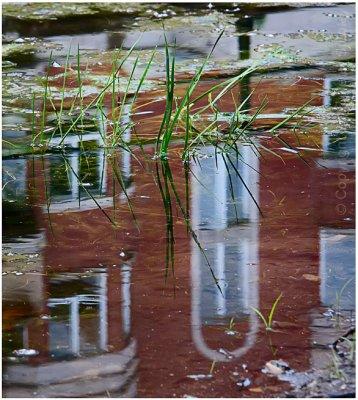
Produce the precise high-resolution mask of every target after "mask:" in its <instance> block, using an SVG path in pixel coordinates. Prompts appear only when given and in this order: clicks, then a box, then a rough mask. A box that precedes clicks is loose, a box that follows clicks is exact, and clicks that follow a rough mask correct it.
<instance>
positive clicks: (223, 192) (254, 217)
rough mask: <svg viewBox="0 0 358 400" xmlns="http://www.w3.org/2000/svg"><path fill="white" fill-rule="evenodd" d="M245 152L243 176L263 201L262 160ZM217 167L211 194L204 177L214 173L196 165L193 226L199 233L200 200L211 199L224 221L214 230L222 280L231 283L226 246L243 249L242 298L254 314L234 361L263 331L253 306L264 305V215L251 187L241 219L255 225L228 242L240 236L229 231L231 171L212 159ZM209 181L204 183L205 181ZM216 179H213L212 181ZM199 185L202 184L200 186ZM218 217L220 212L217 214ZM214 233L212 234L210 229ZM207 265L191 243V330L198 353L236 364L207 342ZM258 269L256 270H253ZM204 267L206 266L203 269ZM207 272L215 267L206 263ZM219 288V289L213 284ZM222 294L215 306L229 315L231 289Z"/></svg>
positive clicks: (202, 238) (205, 244)
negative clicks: (260, 265) (260, 300)
mask: <svg viewBox="0 0 358 400" xmlns="http://www.w3.org/2000/svg"><path fill="white" fill-rule="evenodd" d="M239 150H240V153H241V155H242V159H243V161H244V162H243V163H242V164H241V165H242V170H241V172H242V178H243V180H244V181H245V183H246V185H247V186H248V187H249V189H250V191H251V193H252V194H253V196H254V198H255V200H256V201H258V195H259V191H258V188H259V186H258V184H257V182H258V179H259V176H258V172H257V171H258V168H259V160H258V158H257V155H256V154H255V152H254V150H253V148H252V147H251V146H243V145H242V146H240V149H239ZM201 152H207V153H209V154H208V155H209V159H210V156H213V154H212V153H213V152H214V150H213V149H210V148H206V149H205V148H203V149H201ZM211 159H212V162H213V163H216V162H217V170H216V173H215V177H214V183H213V184H212V187H210V188H209V191H211V190H213V191H214V193H212V194H210V193H208V192H207V191H205V189H203V188H202V185H201V184H200V183H199V182H203V181H204V182H205V177H203V176H202V175H203V174H205V173H208V174H211V173H212V172H211V171H210V169H209V170H208V169H207V168H201V167H200V166H199V165H196V164H193V165H192V170H193V172H194V174H195V176H196V178H197V179H193V180H192V182H191V193H192V207H191V215H192V223H193V228H194V229H195V230H196V231H197V230H198V229H200V225H201V215H200V200H201V197H204V196H211V197H212V202H211V205H212V207H213V214H212V215H213V216H214V215H215V216H219V220H217V221H216V225H215V226H214V229H215V231H216V232H219V235H218V233H216V236H217V237H216V243H214V244H211V245H213V246H214V249H215V257H214V262H213V263H212V265H211V266H212V268H213V271H214V273H215V275H216V277H217V278H218V279H219V284H220V282H223V281H224V280H225V267H226V265H225V248H226V247H227V246H228V245H230V246H233V245H234V246H238V248H239V249H240V252H241V254H242V262H241V264H239V265H238V268H239V271H240V272H243V274H242V276H243V283H242V285H241V286H242V297H243V304H242V306H243V307H244V311H245V313H247V314H248V315H249V319H250V327H249V332H248V333H247V334H246V338H245V341H244V344H243V345H242V346H241V347H240V348H238V349H236V350H234V351H230V352H229V353H230V355H231V357H232V358H235V359H237V358H239V357H241V356H243V355H244V354H245V353H246V352H247V351H248V350H249V349H250V348H251V347H252V346H253V345H254V343H255V338H256V333H257V330H258V319H257V316H256V314H255V313H254V312H253V310H252V309H251V307H257V306H258V270H257V268H258V230H259V227H258V221H259V213H258V209H257V206H256V205H255V204H254V202H253V200H252V198H251V196H250V194H249V193H248V192H247V190H246V189H245V190H244V191H243V192H242V203H241V208H242V209H241V210H240V211H241V213H240V214H241V215H242V216H243V217H244V218H245V219H248V221H249V223H247V224H245V227H242V228H241V229H240V237H239V238H236V237H235V234H234V235H233V236H234V240H233V239H231V241H228V236H229V235H230V232H235V231H234V230H233V229H234V228H233V227H228V220H227V217H228V215H227V207H226V204H227V202H228V201H229V200H230V199H229V197H228V193H229V187H228V186H229V179H228V177H227V170H226V167H225V164H224V161H223V160H222V159H221V158H220V157H218V158H217V160H215V158H211ZM203 178H204V179H203ZM210 179H212V177H211V178H210ZM198 181H199V182H198ZM214 213H215V214H214ZM206 232H208V231H198V237H199V241H200V242H201V245H202V247H203V248H205V247H208V242H207V241H206V240H205V237H206ZM209 232H210V231H209ZM202 264H203V256H202V254H201V251H200V249H199V248H198V246H197V245H196V243H195V242H194V241H193V240H192V244H191V282H192V291H191V292H192V298H191V307H192V308H191V327H192V337H193V341H194V343H195V346H196V347H197V349H198V350H199V351H200V352H201V353H202V354H203V355H204V356H205V357H207V358H208V359H211V360H213V361H224V362H225V361H230V360H232V358H228V357H227V355H226V354H223V353H222V352H221V351H220V349H211V348H210V347H209V346H208V345H207V344H206V342H205V338H204V336H203V333H202V324H203V321H202V318H201V314H202V312H201V308H202V304H201V291H202V277H201V267H202ZM252 266H256V267H255V268H253V267H252ZM203 267H204V266H203ZM206 268H209V266H207V265H206ZM213 286H215V284H214V281H213ZM221 289H222V292H223V293H222V294H221V293H220V291H219V290H218V289H216V295H215V300H214V301H215V302H216V304H217V306H218V312H217V315H219V316H224V315H226V304H225V303H226V300H225V287H224V285H221Z"/></svg>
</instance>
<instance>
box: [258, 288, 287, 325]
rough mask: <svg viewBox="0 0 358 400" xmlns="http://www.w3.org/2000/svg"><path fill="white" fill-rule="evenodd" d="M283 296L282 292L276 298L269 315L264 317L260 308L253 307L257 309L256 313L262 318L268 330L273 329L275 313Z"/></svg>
mask: <svg viewBox="0 0 358 400" xmlns="http://www.w3.org/2000/svg"><path fill="white" fill-rule="evenodd" d="M281 297H282V293H280V295H279V296H278V297H277V298H276V300H275V301H274V303H273V304H272V307H271V310H270V312H269V314H268V316H267V317H264V315H263V314H262V312H261V311H260V310H259V309H257V308H255V307H251V308H252V309H253V310H254V311H255V313H256V314H257V315H258V316H259V317H260V318H261V321H262V322H263V323H264V325H265V328H266V330H267V331H272V320H273V316H274V314H275V310H276V307H277V304H278V303H279V301H280V300H281Z"/></svg>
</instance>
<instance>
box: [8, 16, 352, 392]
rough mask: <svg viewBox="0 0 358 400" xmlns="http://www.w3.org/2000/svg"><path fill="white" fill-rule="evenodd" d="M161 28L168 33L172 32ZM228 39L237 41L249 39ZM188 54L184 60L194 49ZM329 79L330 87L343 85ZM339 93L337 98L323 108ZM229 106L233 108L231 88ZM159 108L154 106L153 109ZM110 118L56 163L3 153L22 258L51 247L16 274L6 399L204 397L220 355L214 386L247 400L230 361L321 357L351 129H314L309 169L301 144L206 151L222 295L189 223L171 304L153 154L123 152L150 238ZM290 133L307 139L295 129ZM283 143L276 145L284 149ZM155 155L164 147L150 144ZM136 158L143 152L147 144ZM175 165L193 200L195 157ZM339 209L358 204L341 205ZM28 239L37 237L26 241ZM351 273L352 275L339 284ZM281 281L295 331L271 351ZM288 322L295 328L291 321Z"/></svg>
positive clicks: (344, 250) (344, 220)
mask: <svg viewBox="0 0 358 400" xmlns="http://www.w3.org/2000/svg"><path fill="white" fill-rule="evenodd" d="M252 24H253V22H252V21H251V20H250V19H248V21H247V22H245V23H243V24H239V25H238V26H240V29H242V33H245V32H247V31H249V30H250V29H252V26H253V25H252ZM153 37H154V38H155V44H157V39H158V38H157V37H156V36H155V35H153ZM240 38H241V39H240V41H239V49H237V46H236V47H235V49H236V50H235V52H236V53H235V57H236V56H239V55H241V57H242V58H246V57H247V56H248V52H250V46H252V43H251V42H250V40H249V39H248V38H247V37H244V36H240ZM149 39H150V37H149ZM149 39H148V40H149ZM126 40H127V42H126V43H127V45H128V46H129V45H130V43H131V40H135V38H134V37H131V36H130V35H127V36H126ZM182 40H183V42H185V41H188V40H189V39H187V37H183V38H182ZM230 40H235V43H236V45H237V39H236V38H233V39H230ZM199 44H200V43H199ZM211 45H212V43H211V41H210V40H209V41H208V43H206V44H203V45H202V47H200V46H199V45H198V47H199V50H197V51H198V52H199V53H200V54H201V53H202V52H205V54H207V52H208V49H209V48H210V47H211ZM148 46H149V47H151V46H153V43H152V42H149V44H148ZM225 47H227V48H229V47H230V48H231V47H232V46H231V44H230V45H228V46H223V48H225ZM182 51H183V53H182V55H183V57H185V48H182ZM178 54H179V55H180V52H179V53H178ZM216 56H217V57H220V53H217V54H216ZM311 73H312V74H313V77H314V78H315V79H316V80H315V81H313V80H311V79H310V80H308V79H307V80H305V79H302V81H300V82H299V83H297V82H296V79H294V80H293V81H292V82H291V81H289V82H288V83H282V82H277V80H275V79H272V80H270V79H267V80H265V81H264V82H262V84H261V85H260V86H259V87H258V88H256V91H255V94H254V95H253V96H252V99H251V107H257V106H258V105H259V104H260V103H261V100H262V98H263V96H264V95H266V94H267V93H268V94H269V96H271V97H270V99H269V100H270V102H269V106H268V110H267V111H266V112H267V113H271V114H274V113H277V112H278V111H282V109H283V108H285V107H296V106H297V107H299V106H301V105H302V104H303V103H304V102H306V101H308V100H309V99H310V98H311V97H312V96H313V94H316V93H317V90H323V91H324V90H327V87H328V83H327V79H326V78H325V77H324V76H322V75H321V74H320V73H319V72H317V71H314V72H312V71H311ZM333 78H334V77H333ZM330 79H331V80H330V81H329V85H330V86H329V87H331V85H332V81H334V79H332V77H330ZM336 80H337V81H339V80H340V78H339V77H336ZM317 82H318V83H317ZM257 83H258V82H257V79H256V80H255V79H252V80H251V81H249V80H247V81H245V82H244V83H243V85H242V87H240V88H239V89H238V91H237V94H238V96H243V97H245V98H246V95H245V94H243V93H244V92H245V90H248V89H250V90H252V89H253V88H254V87H255V86H256V85H257ZM325 85H326V86H325ZM325 88H326V89H325ZM248 92H249V91H248ZM248 92H246V93H248ZM336 100H337V99H335V101H336ZM329 101H331V100H330V99H329V98H325V97H324V96H323V97H322V98H319V99H318V100H315V103H314V105H317V106H321V105H327V104H328V103H327V102H329ZM223 106H224V107H227V109H228V110H230V106H231V99H230V102H229V101H226V103H225V101H224V102H223ZM148 107H152V106H148ZM153 107H155V106H153ZM128 111H129V110H127V111H126V112H125V113H124V114H125V115H124V118H125V119H126V118H127V120H128V118H129V112H128ZM106 112H107V113H109V112H110V108H109V107H107V109H106ZM158 113H159V112H158V110H155V113H154V116H157V115H158ZM142 117H143V116H140V117H139V118H142ZM133 118H138V116H135V117H133ZM127 120H125V121H124V122H127ZM143 121H144V123H143V125H144V126H141V132H142V131H145V129H150V130H151V131H157V128H159V123H160V122H158V121H157V122H156V121H155V120H154V119H152V114H150V116H149V117H146V116H144V117H143ZM156 124H157V125H156ZM145 125H146V126H145ZM99 126H100V131H99V132H90V133H87V134H86V135H85V137H84V138H83V139H84V142H83V148H82V149H80V146H79V138H78V136H77V135H73V136H71V135H68V136H67V137H66V140H65V144H66V145H67V146H68V147H69V148H71V149H72V151H69V152H67V155H66V156H65V157H66V160H64V158H63V157H62V156H59V155H55V154H54V155H49V156H48V157H46V158H45V159H44V160H42V159H40V158H35V157H34V158H26V159H25V158H24V159H18V160H5V161H4V171H7V173H5V175H4V177H5V179H4V183H5V185H6V186H5V188H4V195H3V199H4V204H5V206H4V210H5V213H6V214H7V216H5V221H4V222H5V227H6V229H5V241H7V242H9V243H10V244H11V245H12V246H15V247H14V248H15V249H16V250H19V249H20V247H21V246H23V244H24V242H26V240H27V247H26V246H25V248H24V247H22V251H23V253H24V254H25V253H26V251H28V248H29V247H30V248H31V246H33V247H32V249H36V252H38V253H39V254H40V256H39V258H38V261H37V263H38V265H37V267H38V268H37V271H38V272H40V274H38V275H36V278H34V279H32V280H30V284H29V282H28V281H26V279H27V278H25V279H23V278H22V277H17V276H13V277H12V276H6V277H5V278H4V283H3V290H4V296H5V302H4V314H5V315H7V316H8V317H7V318H8V319H9V321H10V322H7V324H5V330H6V334H5V335H4V348H5V349H6V353H5V355H6V356H7V357H10V360H7V362H6V364H5V367H4V379H3V382H4V391H3V393H4V396H6V397H21V396H24V397H62V396H73V397H84V396H95V395H96V396H101V397H102V396H108V395H110V396H111V397H113V396H118V397H134V396H136V395H138V396H146V397H172V396H173V394H174V393H175V394H176V395H181V396H182V395H185V394H188V393H190V394H193V395H202V382H200V381H195V380H190V379H187V375H189V374H190V373H191V372H194V373H201V374H203V373H207V372H208V370H209V368H210V365H211V363H212V361H219V362H220V363H218V364H219V365H218V367H217V372H216V380H215V381H212V382H209V383H208V386H209V387H210V389H211V390H212V391H211V392H210V394H212V395H214V396H215V395H216V396H217V397H218V396H222V394H223V393H225V394H227V395H228V396H232V397H236V396H237V387H236V386H235V383H233V382H232V379H231V378H232V377H231V376H230V374H229V371H230V370H229V369H228V368H229V367H230V368H234V367H235V365H236V364H237V362H238V360H240V363H245V364H247V365H249V366H250V370H251V371H260V369H261V367H262V366H263V363H264V362H265V361H267V360H269V359H271V358H272V357H273V353H272V348H273V347H274V348H275V351H276V353H275V357H277V358H279V357H282V358H283V359H285V360H287V361H288V362H289V363H290V366H291V367H293V368H295V369H298V370H304V369H307V368H309V366H310V354H309V353H310V347H309V346H310V342H311V336H312V334H311V322H312V321H311V319H310V314H311V312H312V311H313V310H317V309H319V307H321V306H322V305H323V306H331V305H332V302H333V298H334V296H335V294H336V293H337V291H339V290H340V288H341V287H342V284H344V283H345V282H346V281H347V280H348V279H349V278H350V277H351V276H353V275H354V271H353V263H352V260H353V256H352V253H353V249H354V241H353V238H352V234H353V232H354V215H353V214H354V209H353V208H352V204H353V202H354V195H353V193H354V190H353V188H354V169H353V168H352V167H351V166H350V164H349V163H351V162H352V161H353V160H352V141H351V140H350V136H348V140H346V141H344V142H343V143H344V144H343V145H342V146H343V147H341V148H340V149H336V148H335V141H334V140H330V139H328V140H326V138H327V137H328V135H325V134H324V133H325V132H323V131H321V130H320V129H318V130H313V132H312V133H310V135H311V136H312V137H313V138H314V139H315V141H316V143H319V144H320V145H321V146H322V147H323V150H326V151H328V153H321V152H310V153H309V154H308V155H307V156H306V157H307V159H308V161H317V163H311V165H310V167H308V166H306V165H303V163H302V160H301V159H299V158H297V156H295V155H292V154H288V155H287V154H286V156H285V157H284V159H285V162H284V163H283V162H282V159H281V158H279V157H275V156H273V155H272V154H271V155H266V156H265V157H258V156H257V154H255V152H254V151H253V147H252V146H240V148H239V150H240V157H241V158H239V159H237V158H236V156H234V155H230V154H229V155H219V157H215V154H214V150H213V149H212V148H205V147H203V148H201V149H200V152H201V154H202V155H203V157H202V159H201V160H200V164H195V163H193V164H192V165H191V167H192V171H193V175H192V176H191V177H190V181H189V188H190V196H191V202H190V214H191V217H192V225H193V228H194V229H195V231H196V232H197V233H198V238H199V240H200V243H201V244H202V247H203V248H204V249H205V252H206V255H207V257H208V260H209V263H210V266H211V268H212V271H213V274H214V275H215V277H216V278H217V279H218V285H219V286H220V288H221V290H222V293H220V291H219V290H218V288H217V286H216V285H215V283H214V281H213V277H212V274H211V272H210V269H209V267H208V265H207V263H206V261H205V259H204V257H203V255H202V253H201V251H200V250H199V249H198V247H197V245H196V244H195V243H193V242H192V240H191V239H190V236H188V235H187V232H186V228H185V225H184V224H183V223H182V221H181V220H180V218H178V223H177V224H176V226H175V232H176V247H177V260H176V266H175V276H174V278H173V282H174V286H179V290H176V294H175V296H176V297H174V300H173V290H172V286H170V285H168V284H167V283H166V282H165V280H164V272H163V270H164V267H163V266H164V264H165V243H166V242H165V235H166V231H165V218H164V215H163V214H164V211H163V204H162V202H161V198H160V193H159V191H158V187H157V185H156V184H155V181H154V180H153V176H152V174H151V162H149V163H147V162H146V161H145V160H144V161H143V163H144V169H143V165H139V164H138V163H137V162H136V161H135V160H134V157H132V156H131V155H130V154H129V153H128V152H127V151H125V150H124V149H121V150H119V152H118V158H117V159H116V163H117V166H118V167H119V169H120V171H121V175H122V177H123V182H124V183H125V188H126V190H127V193H128V195H129V196H130V198H131V201H132V202H133V207H134V209H135V210H137V211H138V216H137V217H138V220H139V224H140V226H141V232H140V233H138V231H137V229H136V227H135V226H134V224H133V217H132V215H131V213H130V212H129V211H128V209H127V204H126V197H125V196H124V194H123V191H121V188H120V187H119V185H118V182H116V179H115V177H114V174H113V169H112V165H111V164H110V163H109V162H108V160H107V158H106V156H105V152H104V150H102V149H98V145H100V146H101V145H103V138H104V135H105V134H106V133H107V127H101V124H99ZM101 129H102V130H101ZM141 132H140V133H141ZM130 135H131V131H130V130H127V131H126V132H125V134H124V139H125V140H126V141H129V140H130ZM330 137H331V138H332V137H334V132H333V134H332V135H330ZM56 140H57V139H54V141H53V143H54V144H56ZM257 140H259V141H264V140H265V139H264V138H258V139H257ZM287 140H288V141H292V142H290V143H291V144H292V145H293V146H295V145H297V143H296V142H295V141H294V140H295V139H294V138H292V137H289V138H287ZM309 143H310V142H309V140H308V142H307V143H303V145H306V146H308V145H309ZM272 146H273V150H277V147H281V146H282V144H281V145H280V146H278V145H277V143H276V144H272ZM344 146H347V148H344ZM342 149H343V150H345V151H348V153H345V154H348V157H346V158H344V159H342V157H341V156H340V154H339V150H342ZM144 152H145V153H146V154H147V155H152V149H150V151H148V149H144ZM135 156H136V157H138V158H140V157H142V154H141V152H140V151H139V150H136V152H135ZM228 157H230V161H231V162H230V161H229V158H228ZM322 165H324V166H325V167H326V168H322ZM171 166H172V173H173V177H174V180H175V182H178V183H177V189H178V193H179V196H180V197H181V198H185V180H184V179H183V167H182V162H181V160H180V159H177V158H175V157H174V159H173V160H172V163H171ZM234 167H235V168H234ZM236 171H238V172H239V174H240V177H241V178H242V179H240V178H239V176H238V174H237V172H236ZM297 171H300V172H297ZM342 173H344V174H345V181H344V183H345V185H346V186H345V189H344V190H345V192H346V196H345V198H344V199H342V200H339V199H337V197H336V196H335V193H336V191H337V189H338V188H339V187H338V185H339V184H340V182H339V176H340V174H342ZM12 175H15V176H16V177H17V178H18V177H19V179H12V178H11V176H12ZM79 179H80V180H81V182H82V185H80V184H79ZM243 181H244V182H245V184H246V186H247V187H245V186H244V184H243ZM199 182H200V183H199ZM84 185H85V188H86V190H84V189H83V186H84ZM248 189H249V191H250V193H251V194H252V197H254V198H255V199H256V201H257V202H258V205H259V206H260V208H261V209H262V210H263V213H264V217H263V218H262V217H261V216H260V214H259V211H258V208H257V206H256V205H255V204H254V202H253V200H252V197H251V196H250V194H249V191H248ZM88 193H90V194H91V196H90V195H89V194H88ZM92 197H94V198H95V199H96V201H97V204H96V203H95V202H94V201H93V199H92ZM48 199H50V203H49V204H48ZM340 204H343V206H344V207H345V210H346V211H345V213H343V212H342V213H339V212H337V206H338V205H340ZM98 205H99V206H100V207H101V209H100V208H99V207H98ZM102 210H104V211H105V212H106V213H108V215H112V216H115V217H116V221H118V223H119V228H116V229H114V228H112V227H111V226H110V224H109V222H108V220H106V218H105V217H104V216H103V212H102ZM338 210H343V208H339V209H338ZM25 219H26V220H27V221H31V223H27V224H26V229H27V230H26V231H25V232H24V230H21V232H20V230H17V229H15V227H16V226H20V225H23V224H22V223H23V222H24V220H25ZM20 234H21V235H23V236H26V237H25V238H22V243H21V246H20V244H19V240H18V239H19V235H20ZM13 242H16V243H15V244H14V243H13ZM35 246H36V247H35ZM304 275H306V276H307V275H308V276H309V277H311V279H312V276H313V277H314V279H313V280H311V281H310V280H307V279H306V278H305V277H304ZM337 275H339V276H340V277H341V279H340V281H338V280H336V279H333V277H336V276H337ZM26 276H27V274H26ZM26 282H28V283H26ZM26 285H29V286H26ZM23 286H24V287H26V289H25V293H24V289H23ZM347 291H348V292H351V291H352V289H351V287H349V288H348V289H347ZM281 292H283V293H284V297H283V300H282V303H280V307H279V308H278V310H277V313H276V316H275V319H277V321H278V322H280V323H281V328H280V329H281V333H278V334H277V335H275V336H273V338H272V340H273V342H272V343H271V344H272V346H271V347H270V346H268V344H267V335H266V332H264V331H263V330H262V329H261V327H260V325H259V324H258V321H257V318H256V315H255V314H254V313H253V311H252V308H251V307H257V308H259V309H260V310H263V311H268V310H269V309H270V307H271V305H272V303H273V301H274V300H275V298H277V296H278V294H279V293H281ZM20 303H25V304H26V307H27V308H26V307H24V308H21V307H20ZM14 304H15V308H16V309H17V311H18V314H17V316H16V318H15V316H14V313H12V310H13V308H14ZM353 306H354V304H353V303H352V301H351V298H350V297H348V298H346V297H345V299H343V300H342V307H344V308H345V309H351V308H353ZM29 310H30V312H29ZM29 314H30V318H29ZM231 321H233V323H234V324H233V325H234V327H233V328H232V330H233V331H235V332H236V333H237V334H235V335H233V336H230V335H227V334H226V330H227V327H229V326H230V322H231ZM284 324H289V325H288V326H290V328H289V330H287V329H286V330H285V325H284ZM286 326H287V325H286ZM8 339H10V340H11V341H10V340H8ZM19 348H27V349H35V350H36V351H38V354H37V355H36V356H31V357H28V358H24V362H22V363H18V360H13V359H11V357H13V353H12V352H13V351H14V350H17V349H19ZM302 349H305V351H302ZM235 363H236V364H235ZM224 364H225V365H224ZM138 365H139V367H138ZM227 365H229V367H228V366H227ZM163 382H164V383H165V384H164V383H163ZM158 383H159V384H158ZM160 385H162V386H160Z"/></svg>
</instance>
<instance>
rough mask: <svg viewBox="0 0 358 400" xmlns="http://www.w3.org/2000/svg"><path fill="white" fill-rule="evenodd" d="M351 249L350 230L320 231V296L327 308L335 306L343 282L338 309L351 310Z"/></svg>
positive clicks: (353, 241)
mask: <svg viewBox="0 0 358 400" xmlns="http://www.w3.org/2000/svg"><path fill="white" fill-rule="evenodd" d="M354 249H355V233H354V229H333V228H325V229H321V231H320V277H321V284H320V296H321V301H322V303H323V304H324V305H325V306H327V307H332V306H337V304H336V303H337V295H339V293H340V292H341V289H342V288H343V286H344V285H345V284H346V283H347V286H346V287H345V289H344V292H343V293H342V295H341V296H340V299H339V302H340V308H341V309H343V310H353V309H355V280H354V279H351V278H352V277H355V258H354V256H353V254H354ZM350 279H351V280H350Z"/></svg>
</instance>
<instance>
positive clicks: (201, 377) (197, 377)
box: [186, 374, 213, 381]
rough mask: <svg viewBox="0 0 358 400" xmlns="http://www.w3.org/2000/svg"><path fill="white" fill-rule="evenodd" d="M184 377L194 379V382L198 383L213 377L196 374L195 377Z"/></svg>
mask: <svg viewBox="0 0 358 400" xmlns="http://www.w3.org/2000/svg"><path fill="white" fill-rule="evenodd" d="M186 377H187V378H189V379H194V381H199V380H207V379H211V378H212V377H213V376H212V375H211V374H197V375H187V376H186Z"/></svg>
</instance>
